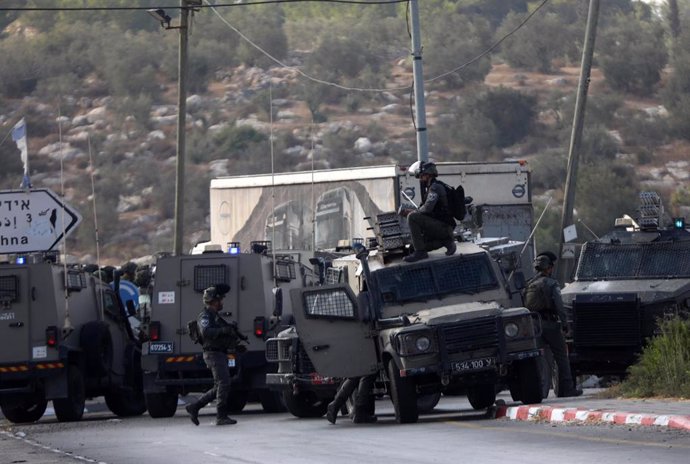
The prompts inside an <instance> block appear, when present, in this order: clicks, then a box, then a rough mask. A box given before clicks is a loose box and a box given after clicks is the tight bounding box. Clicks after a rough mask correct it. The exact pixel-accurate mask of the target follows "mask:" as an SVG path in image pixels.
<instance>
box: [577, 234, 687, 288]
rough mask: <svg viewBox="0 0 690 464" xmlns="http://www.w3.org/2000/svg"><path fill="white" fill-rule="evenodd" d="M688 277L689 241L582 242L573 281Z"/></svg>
mask: <svg viewBox="0 0 690 464" xmlns="http://www.w3.org/2000/svg"><path fill="white" fill-rule="evenodd" d="M689 277H690V241H686V242H653V243H634V244H613V243H595V242H590V243H587V244H585V246H584V248H583V249H582V257H581V258H580V262H579V264H578V267H577V280H598V279H653V278H659V279H666V278H689Z"/></svg>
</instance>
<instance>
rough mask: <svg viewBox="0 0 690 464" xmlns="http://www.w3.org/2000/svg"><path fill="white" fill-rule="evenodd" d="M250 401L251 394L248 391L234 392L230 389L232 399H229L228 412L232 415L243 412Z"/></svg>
mask: <svg viewBox="0 0 690 464" xmlns="http://www.w3.org/2000/svg"><path fill="white" fill-rule="evenodd" d="M248 400H249V392H248V391H247V390H238V391H235V390H232V389H230V398H229V399H228V410H229V411H230V413H232V414H237V413H238V412H242V410H243V409H244V407H245V406H246V405H247V401H248Z"/></svg>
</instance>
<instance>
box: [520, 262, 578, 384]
mask: <svg viewBox="0 0 690 464" xmlns="http://www.w3.org/2000/svg"><path fill="white" fill-rule="evenodd" d="M555 261H556V255H554V254H553V253H551V252H550V251H547V252H544V253H541V254H539V255H538V256H537V257H536V259H535V260H534V269H535V270H536V271H537V274H536V275H535V276H534V277H532V278H531V279H530V280H529V281H528V282H527V286H526V288H525V306H526V307H527V309H529V310H530V311H534V312H537V313H539V315H540V316H541V321H542V322H541V327H542V335H541V336H542V340H543V341H544V343H546V344H547V345H548V346H549V347H550V348H551V352H552V353H553V357H554V359H555V360H556V365H557V366H558V383H559V389H558V396H559V397H565V396H580V395H582V390H581V389H579V388H576V387H575V382H574V381H573V376H572V373H571V372H570V362H569V361H568V348H567V347H566V344H565V337H564V336H563V331H564V330H565V328H566V327H567V326H566V324H567V315H566V313H565V308H564V307H563V300H562V299H561V289H560V286H559V285H558V281H557V280H556V279H553V278H552V277H551V274H552V273H553V265H554V262H555Z"/></svg>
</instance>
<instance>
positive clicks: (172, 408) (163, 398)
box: [144, 392, 177, 419]
mask: <svg viewBox="0 0 690 464" xmlns="http://www.w3.org/2000/svg"><path fill="white" fill-rule="evenodd" d="M144 397H145V399H146V409H148V411H149V415H150V416H151V417H153V418H154V419H161V418H163V417H172V416H174V415H175V412H176V411H177V393H170V392H165V393H147V394H146V395H144Z"/></svg>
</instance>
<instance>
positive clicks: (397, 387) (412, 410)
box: [388, 361, 419, 424]
mask: <svg viewBox="0 0 690 464" xmlns="http://www.w3.org/2000/svg"><path fill="white" fill-rule="evenodd" d="M388 378H389V379H390V383H391V399H392V400H393V406H394V407H395V420H396V422H398V423H399V424H411V423H414V422H417V420H418V419H419V410H418V409H417V392H416V390H415V386H414V384H413V383H412V382H410V380H409V379H407V378H403V377H400V371H399V370H398V366H397V365H396V364H395V361H389V362H388Z"/></svg>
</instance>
